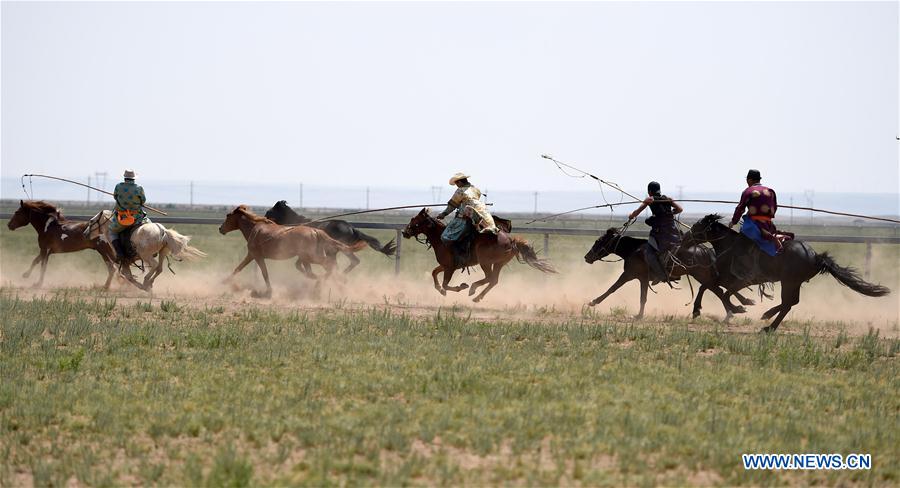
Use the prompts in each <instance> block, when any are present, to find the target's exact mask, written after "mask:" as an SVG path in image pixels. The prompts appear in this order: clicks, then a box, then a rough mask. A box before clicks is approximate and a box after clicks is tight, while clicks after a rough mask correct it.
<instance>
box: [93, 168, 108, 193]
mask: <svg viewBox="0 0 900 488" xmlns="http://www.w3.org/2000/svg"><path fill="white" fill-rule="evenodd" d="M94 176H95V177H96V178H97V180H96V181H97V186H99V187H100V188H102V189H104V190H105V189H106V171H96V172H94ZM100 178H103V183H101V182H100Z"/></svg>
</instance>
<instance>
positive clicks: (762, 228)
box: [728, 169, 783, 256]
mask: <svg viewBox="0 0 900 488" xmlns="http://www.w3.org/2000/svg"><path fill="white" fill-rule="evenodd" d="M760 180H762V176H761V175H760V173H759V170H756V169H751V170H750V171H748V172H747V189H746V190H744V192H743V193H742V194H741V201H740V202H739V203H738V205H737V207H736V208H735V209H734V216H733V217H732V218H731V225H729V226H728V227H729V228H731V227H734V226H735V225H736V224H737V223H738V221H739V220H741V214H743V213H744V209H746V210H747V215H745V216H744V218H743V221H742V223H741V233H742V234H744V235H746V236H747V237H749V238H750V239H753V241H755V242H756V243H757V244H759V247H760V249H762V250H763V251H765V252H766V254H768V255H770V256H774V255H776V254H778V253H780V252H781V251H782V249H783V246H782V244H781V240H780V239H778V237H777V236H778V230H777V229H776V228H775V224H774V223H773V222H772V219H774V218H775V211H776V210H778V199H777V197H776V196H775V190H773V189H771V188H769V187H766V186H763V185H762V184H760Z"/></svg>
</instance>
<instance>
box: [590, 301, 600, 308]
mask: <svg viewBox="0 0 900 488" xmlns="http://www.w3.org/2000/svg"><path fill="white" fill-rule="evenodd" d="M598 303H600V302H598V301H597V300H591V301H589V302H588V306H589V307H593V306H595V305H597V304H598Z"/></svg>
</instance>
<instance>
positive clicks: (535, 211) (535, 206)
mask: <svg viewBox="0 0 900 488" xmlns="http://www.w3.org/2000/svg"><path fill="white" fill-rule="evenodd" d="M537 199H538V192H534V217H537Z"/></svg>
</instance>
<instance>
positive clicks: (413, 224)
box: [401, 208, 435, 239]
mask: <svg viewBox="0 0 900 488" xmlns="http://www.w3.org/2000/svg"><path fill="white" fill-rule="evenodd" d="M434 225H435V218H434V217H432V216H431V212H430V211H429V210H428V209H427V208H423V209H422V210H420V211H419V213H417V214H416V215H415V217H413V218H412V219H410V221H409V223H408V224H406V227H404V228H403V232H401V234H402V235H403V237H404V238H405V239H409V238H411V237H415V236H417V235H419V234H426V235H427V233H428V232H427V231H428V230H429V229H431V228H432V227H434Z"/></svg>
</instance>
